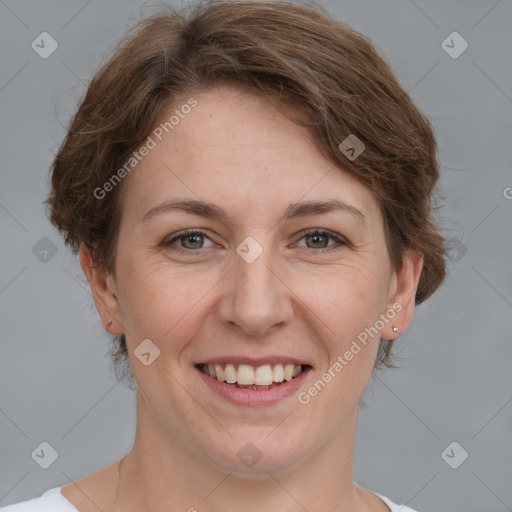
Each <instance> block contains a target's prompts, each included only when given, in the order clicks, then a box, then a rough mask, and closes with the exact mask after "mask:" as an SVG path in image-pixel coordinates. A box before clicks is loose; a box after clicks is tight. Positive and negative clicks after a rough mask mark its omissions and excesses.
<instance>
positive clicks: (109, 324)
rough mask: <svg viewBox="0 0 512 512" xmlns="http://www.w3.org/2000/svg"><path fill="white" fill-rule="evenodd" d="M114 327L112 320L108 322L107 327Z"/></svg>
mask: <svg viewBox="0 0 512 512" xmlns="http://www.w3.org/2000/svg"><path fill="white" fill-rule="evenodd" d="M111 325H112V318H111V319H110V320H109V321H108V322H107V326H108V327H110V326H111Z"/></svg>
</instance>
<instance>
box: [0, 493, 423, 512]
mask: <svg viewBox="0 0 512 512" xmlns="http://www.w3.org/2000/svg"><path fill="white" fill-rule="evenodd" d="M373 494H376V495H377V496H378V497H379V498H380V499H381V500H382V501H383V502H384V503H385V504H386V505H387V506H388V507H389V509H390V510H391V512H417V511H416V510H413V509H412V508H410V507H407V506H405V505H399V504H397V503H393V502H392V501H391V500H390V499H389V498H386V496H383V495H382V494H379V493H378V492H373ZM0 512H2V511H1V510H0Z"/></svg>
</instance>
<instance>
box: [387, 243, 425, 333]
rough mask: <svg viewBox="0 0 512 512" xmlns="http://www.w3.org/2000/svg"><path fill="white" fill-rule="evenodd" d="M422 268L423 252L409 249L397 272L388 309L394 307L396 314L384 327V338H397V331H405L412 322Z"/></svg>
mask: <svg viewBox="0 0 512 512" xmlns="http://www.w3.org/2000/svg"><path fill="white" fill-rule="evenodd" d="M422 270H423V254H421V253H420V252H418V251H416V250H414V249H407V250H406V251H405V253H404V258H403V263H402V268H401V269H400V270H399V271H397V272H396V276H395V292H394V294H393V296H392V297H391V298H390V300H389V302H388V310H390V309H393V310H394V311H395V312H396V316H394V318H393V321H392V322H390V323H389V324H388V325H386V326H385V328H384V329H383V331H382V333H381V335H382V337H383V338H384V339H388V340H393V339H396V338H397V337H398V334H397V333H403V332H404V331H406V330H407V328H408V327H409V325H410V324H411V322H412V319H413V316H414V308H415V306H416V290H417V289H418V283H419V280H420V277H421V272H422Z"/></svg>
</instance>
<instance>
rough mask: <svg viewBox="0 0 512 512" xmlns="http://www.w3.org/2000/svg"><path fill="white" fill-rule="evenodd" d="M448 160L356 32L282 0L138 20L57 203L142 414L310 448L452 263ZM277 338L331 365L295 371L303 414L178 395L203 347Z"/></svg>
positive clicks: (57, 189) (336, 423)
mask: <svg viewBox="0 0 512 512" xmlns="http://www.w3.org/2000/svg"><path fill="white" fill-rule="evenodd" d="M347 138H348V139H347ZM354 140H355V141H356V146H355V147H354V149H355V151H357V153H359V151H358V150H362V151H361V152H360V154H356V153H355V152H354V151H351V152H350V151H349V152H347V148H348V149H350V148H351V147H352V146H351V145H350V144H352V145H353V144H354ZM360 143H362V145H360V146H359V145H357V144H360ZM363 145H364V146H363ZM438 178H439V169H438V164H437V161H436V143H435V138H434V134H433V131H432V128H431V126H430V124H429V122H428V120H427V119H426V118H425V117H424V116H423V115H422V114H421V113H420V112H419V110H418V109H417V108H416V107H415V105H414V104H413V103H412V101H411V99H410V97H409V96H408V95H407V94H406V92H405V91H404V90H403V89H402V88H401V86H400V85H399V83H398V81H397V79H396V77H395V75H394V74H393V72H392V71H391V69H390V68H389V66H388V65H387V64H386V62H385V61H384V59H383V58H382V57H381V56H380V55H379V54H378V53H377V52H376V50H375V49H374V47H373V46H372V44H371V43H370V42H369V41H368V40H367V39H365V38H364V37H363V36H361V35H360V34H357V33H356V32H354V31H353V30H351V29H349V28H348V27H346V26H344V25H343V24H341V23H339V22H336V21H333V20H332V19H330V18H329V17H327V16H325V15H324V14H321V13H318V12H315V11H312V10H310V9H306V8H303V7H299V6H296V5H293V4H288V3H263V2H234V3H224V2H222V3H217V2H214V3H208V4H205V5H204V6H203V5H200V6H198V7H197V8H195V9H194V10H193V11H192V12H191V13H189V14H188V15H185V14H183V15H181V14H179V13H175V12H174V11H169V12H166V13H164V14H162V15H159V16H157V17H153V18H149V19H146V20H143V22H141V23H140V25H139V26H138V27H137V28H136V30H135V31H134V33H133V34H131V35H130V36H129V37H128V38H127V40H126V41H124V42H123V44H122V45H121V46H120V48H119V49H118V50H117V51H116V53H115V54H114V55H113V56H112V57H111V58H110V59H109V61H108V62H106V64H105V65H104V66H103V67H102V68H101V69H100V71H99V72H98V73H97V74H96V76H95V77H94V78H93V80H92V81H91V83H90V85H89V87H88V90H87V93H86V95H85V98H84V99H83V101H82V103H81V105H80V107H79V109H78V111H77V113H76V115H75V116H74V118H73V120H72V123H71V126H70V129H69V132H68V134H67V136H66V138H65V140H64V142H63V144H62V146H61V148H60V149H59V152H58V154H57V156H56V158H55V162H54V164H53V169H52V191H51V196H50V197H49V199H48V205H49V207H50V218H51V221H52V222H53V223H54V224H55V226H56V227H57V228H58V229H59V230H60V231H61V232H62V233H63V236H64V237H65V240H66V242H67V243H68V244H69V245H70V246H71V248H72V249H73V251H75V252H80V256H81V262H82V266H83V268H84V271H85V273H86V275H87V277H88V279H89V282H90V284H91V287H92V290H93V295H94V298H95V303H96V306H97V309H98V312H99V314H100V316H101V318H102V321H103V324H104V325H106V326H107V325H108V330H109V332H110V333H111V334H112V335H113V337H114V343H115V344H116V345H115V350H114V351H113V353H112V356H113V358H114V361H115V363H116V365H118V366H123V365H125V366H124V367H125V368H127V369H128V376H131V375H132V372H133V376H134V377H135V382H136V383H137V388H138V389H139V391H140V392H141V394H142V395H143V396H144V400H145V403H146V405H147V408H148V410H151V411H153V416H152V417H153V420H154V421H156V422H157V423H158V424H159V425H160V426H162V427H163V428H165V429H167V430H168V432H169V433H171V434H172V435H173V436H175V437H176V438H177V439H180V440H181V442H182V443H183V445H184V446H190V450H191V451H193V452H195V453H196V454H197V455H198V456H204V457H211V458H212V459H214V460H216V461H217V462H219V461H222V462H220V464H221V465H222V464H225V465H226V466H229V467H232V466H230V464H232V463H234V462H233V461H234V460H235V459H234V458H233V457H231V456H230V457H231V458H230V457H227V456H226V455H225V454H224V455H223V454H221V453H220V451H221V448H219V447H218V446H219V440H220V446H222V445H224V446H225V445H226V443H231V444H233V446H235V445H236V446H241V445H243V444H244V443H245V442H248V441H252V440H255V439H263V438H264V439H265V441H261V449H262V450H263V449H266V450H267V452H266V453H274V452H275V453H276V460H275V461H274V464H278V462H277V461H278V460H279V455H280V452H279V450H278V451H275V445H274V444H273V443H277V446H280V447H283V449H286V450H288V451H289V452H291V451H294V453H297V457H299V456H300V455H301V454H302V455H304V453H306V452H307V451H311V452H312V453H313V450H317V449H318V445H319V444H320V443H322V442H323V440H325V439H327V438H329V435H327V436H326V435H325V433H326V432H327V433H331V434H332V436H335V432H336V430H337V429H339V427H340V425H341V424H342V423H344V422H345V423H346V422H348V421H350V418H353V417H354V416H353V413H354V411H355V410H356V408H357V405H358V403H359V400H360V398H361V394H362V392H363V391H364V389H365V387H366V385H367V383H368V380H369V378H370V376H371V373H372V371H373V370H374V369H375V368H378V367H379V365H382V364H385V365H390V364H391V361H392V354H391V347H392V341H393V340H394V339H396V337H397V336H398V335H399V334H400V333H402V332H403V331H404V330H405V329H407V327H408V326H409V324H410V322H411V321H412V318H413V313H414V308H415V306H416V305H418V304H420V303H421V302H423V301H424V300H425V299H427V298H428V297H429V296H430V295H431V294H432V293H433V292H434V291H435V290H436V289H437V288H438V287H439V286H440V284H441V283H442V281H443V279H444V276H445V257H444V248H443V239H442V236H441V235H440V233H439V231H438V229H437V227H436V225H435V223H434V220H433V217H432V200H433V193H434V191H435V185H436V182H437V180H438ZM177 201H188V202H189V203H190V201H196V204H195V205H190V204H188V205H185V206H184V205H183V204H182V205H181V207H180V208H178V209H177V208H171V207H170V205H169V203H171V202H177ZM326 202H327V203H329V204H327V205H326V204H324V205H323V206H319V205H318V204H317V205H316V206H315V207H313V206H312V204H308V205H304V204H302V205H297V203H326ZM199 203H209V204H210V206H211V207H210V208H208V207H207V206H205V205H204V204H199ZM291 205H295V206H291ZM193 206H194V208H193ZM192 209H194V211H195V213H192ZM184 231H189V233H188V235H186V234H185V233H184ZM198 231H199V232H200V233H198ZM191 232H193V233H192V234H191ZM178 235H179V236H178ZM244 252H245V253H246V254H247V257H244ZM110 320H112V322H111V323H109V322H110ZM393 326H397V327H398V328H399V331H398V333H395V332H394V331H393ZM362 333H366V334H367V335H366V336H364V335H363V334H362ZM147 339H149V340H151V345H150V346H151V347H157V348H158V350H159V357H157V358H156V359H155V360H154V362H152V363H151V365H149V366H146V365H144V364H141V361H140V360H139V359H138V358H137V355H136V349H137V347H139V346H140V344H141V342H142V341H143V340H147ZM354 342H355V345H354ZM356 346H357V347H358V348H359V350H358V349H357V348H355V347H356ZM151 350H153V348H152V349H151ZM134 351H135V352H134ZM347 352H351V353H352V356H350V359H349V358H348V357H343V356H344V355H345V354H347ZM269 354H270V355H272V356H276V357H289V358H290V360H292V359H293V360H294V361H296V362H297V361H298V362H302V363H304V364H305V365H307V366H308V367H309V368H310V369H311V370H310V371H309V376H310V379H311V382H310V384H311V385H312V384H313V382H314V380H317V379H322V376H325V375H326V374H327V373H328V374H330V375H331V377H330V378H328V379H327V378H324V379H323V382H324V383H325V384H328V385H325V386H324V388H325V389H324V388H322V389H321V390H320V389H319V386H317V387H316V389H317V391H316V392H315V391H311V392H309V391H307V389H306V392H305V391H304V390H302V395H301V398H300V397H299V399H298V400H296V402H295V403H296V405H297V407H301V408H302V409H301V411H302V412H301V413H300V415H299V414H296V415H294V418H295V420H294V429H293V432H294V434H293V435H290V432H291V431H288V430H287V428H286V427H285V428H281V429H279V432H280V433H279V432H278V433H276V435H275V436H272V438H271V439H267V438H266V437H265V436H266V434H267V433H268V429H269V426H271V425H273V424H275V422H276V419H277V418H281V417H282V415H283V413H284V412H285V410H286V409H280V407H281V406H280V405H279V404H276V405H275V407H274V406H272V408H271V409H265V414H262V412H261V411H260V412H259V413H258V412H255V413H254V416H252V415H251V414H252V413H250V412H249V413H248V412H247V411H244V412H243V414H240V416H239V417H236V416H235V417H234V419H232V423H231V424H229V423H228V424H227V425H215V424H213V425H212V422H211V416H212V415H216V414H218V415H219V418H226V417H231V418H233V407H234V406H233V405H230V404H229V403H225V402H223V401H219V403H214V404H213V405H211V404H210V405H207V404H202V405H201V406H200V407H199V406H198V404H197V403H195V401H194V400H192V399H191V398H190V396H191V395H192V396H194V397H198V398H199V397H201V396H202V394H203V393H204V390H203V388H202V386H203V385H204V384H203V383H202V381H201V380H200V378H198V375H197V372H198V371H199V369H198V365H199V364H201V363H207V362H211V361H216V360H217V359H218V358H224V359H225V358H226V357H227V356H233V357H236V358H239V357H248V358H260V357H263V358H264V357H267V356H269ZM340 357H341V358H342V359H343V361H345V362H344V363H343V364H342V363H341V362H340V359H339V358H340ZM336 362H338V366H336ZM128 364H129V366H128ZM339 365H341V366H342V367H341V369H340V366H339ZM129 368H131V370H129ZM306 373H307V372H306ZM307 376H308V375H305V377H304V378H306V377H307ZM312 376H314V377H315V379H313V377H312ZM326 380H328V382H325V381H326ZM313 387H314V386H313ZM313 398H314V400H313ZM210 407H211V408H212V409H211V410H209V408H210ZM257 409H258V408H257V407H256V408H255V411H256V410H257ZM236 410H238V409H236ZM333 411H336V412H334V413H333ZM248 418H249V420H250V421H248ZM312 418H315V424H316V426H315V429H316V431H317V432H318V436H316V437H315V436H313V438H312V441H311V442H310V443H309V444H308V443H306V444H301V443H303V439H305V438H306V437H307V436H308V432H310V430H311V419H312ZM230 427H232V428H230ZM322 432H323V434H321V433H322ZM199 440H200V441H199ZM228 459H229V460H228ZM269 464H270V462H269ZM269 467H275V465H274V466H272V465H270V466H269Z"/></svg>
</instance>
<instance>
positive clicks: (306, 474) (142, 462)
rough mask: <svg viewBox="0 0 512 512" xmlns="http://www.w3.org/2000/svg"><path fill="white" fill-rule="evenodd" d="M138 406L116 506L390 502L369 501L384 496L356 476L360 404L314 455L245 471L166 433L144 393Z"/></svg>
mask: <svg viewBox="0 0 512 512" xmlns="http://www.w3.org/2000/svg"><path fill="white" fill-rule="evenodd" d="M137 407H138V409H139V410H138V414H137V418H138V420H137V435H136V438H135V442H134V445H133V448H132V450H131V452H130V453H129V454H128V455H127V456H126V457H124V458H123V459H122V461H120V464H119V485H118V495H117V500H116V506H115V510H116V511H119V510H123V511H124V512H132V511H136V510H137V511H138V510H142V509H144V510H146V511H147V512H153V511H154V512H157V511H158V512H160V511H161V510H165V509H166V510H187V511H190V512H195V511H197V512H199V511H202V510H210V509H211V510H222V511H223V512H234V511H239V510H245V511H246V512H256V511H258V512H259V511H261V510H262V509H266V510H283V511H290V512H291V511H303V510H308V511H310V512H320V511H322V512H324V511H325V510H330V511H336V512H344V511H347V512H348V511H350V512H354V511H361V512H362V511H365V512H366V511H367V510H387V507H385V508H379V506H378V505H377V507H376V508H371V507H369V503H370V502H372V503H373V504H374V505H375V504H376V502H378V501H379V500H378V498H377V497H375V496H373V495H370V493H368V492H367V491H364V490H363V489H361V488H359V487H356V486H355V485H354V482H353V466H352V464H353V448H354V441H355V427H356V420H357V410H355V411H354V414H353V415H351V416H350V418H349V419H348V420H347V422H346V424H345V425H344V427H343V428H342V429H341V430H340V433H339V435H337V436H336V437H335V438H334V439H333V440H332V442H331V443H327V444H324V445H323V446H321V447H320V449H315V450H312V453H311V454H310V457H309V458H308V459H307V460H302V461H301V462H296V463H294V464H293V465H288V466H286V465H284V466H282V467H280V468H270V469H264V470H260V471H259V472H258V471H251V472H247V473H240V472H234V471H226V470H223V469H222V468H220V467H217V466H216V465H215V464H214V463H213V462H212V461H208V460H205V458H201V457H200V456H198V454H197V453H192V451H191V450H190V449H188V447H187V445H186V442H182V440H180V439H176V438H175V437H174V436H169V434H168V433H167V434H166V433H164V432H163V431H162V430H161V429H160V428H159V427H158V425H156V424H155V422H154V421H153V420H152V419H151V416H150V415H149V412H148V410H147V409H146V405H145V403H144V401H143V400H142V399H141V398H140V396H138V397H137ZM380 503H381V505H383V503H382V502H380Z"/></svg>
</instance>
